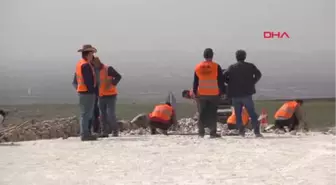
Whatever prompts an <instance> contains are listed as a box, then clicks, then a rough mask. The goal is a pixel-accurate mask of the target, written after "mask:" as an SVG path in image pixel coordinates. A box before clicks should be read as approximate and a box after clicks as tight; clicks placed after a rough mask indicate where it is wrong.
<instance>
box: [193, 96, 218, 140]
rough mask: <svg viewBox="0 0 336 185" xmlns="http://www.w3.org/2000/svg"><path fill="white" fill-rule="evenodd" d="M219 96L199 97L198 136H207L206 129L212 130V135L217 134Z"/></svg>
mask: <svg viewBox="0 0 336 185" xmlns="http://www.w3.org/2000/svg"><path fill="white" fill-rule="evenodd" d="M218 103H219V96H206V97H199V98H198V100H197V105H198V112H199V119H198V124H197V125H198V134H199V135H204V134H205V130H204V129H205V127H208V128H209V130H210V135H215V134H216V132H217V109H218Z"/></svg>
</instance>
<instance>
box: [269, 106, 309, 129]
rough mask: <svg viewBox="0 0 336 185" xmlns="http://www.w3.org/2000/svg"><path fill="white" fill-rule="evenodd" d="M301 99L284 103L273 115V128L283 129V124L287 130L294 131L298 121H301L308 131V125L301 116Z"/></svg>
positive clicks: (297, 126)
mask: <svg viewBox="0 0 336 185" xmlns="http://www.w3.org/2000/svg"><path fill="white" fill-rule="evenodd" d="M302 105H303V100H299V99H298V100H293V101H288V102H286V103H284V104H283V105H282V106H281V107H280V108H279V109H278V111H277V112H276V113H275V115H274V119H275V123H274V125H275V128H276V129H280V130H283V131H284V132H286V130H285V128H284V127H285V126H286V127H288V128H289V131H290V132H291V131H295V132H296V130H297V129H298V128H299V124H300V121H301V122H302V123H303V128H304V130H305V131H308V125H307V123H306V121H305V120H304V118H303V112H302Z"/></svg>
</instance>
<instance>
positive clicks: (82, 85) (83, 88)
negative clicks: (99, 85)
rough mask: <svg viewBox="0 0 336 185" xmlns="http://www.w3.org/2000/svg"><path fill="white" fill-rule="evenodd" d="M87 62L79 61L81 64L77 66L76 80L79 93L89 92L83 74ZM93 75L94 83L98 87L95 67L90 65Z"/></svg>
mask: <svg viewBox="0 0 336 185" xmlns="http://www.w3.org/2000/svg"><path fill="white" fill-rule="evenodd" d="M86 63H87V61H86V60H84V59H81V60H79V62H78V63H77V65H76V79H77V92H87V91H88V88H87V87H86V85H85V83H84V77H83V73H82V65H84V64H86ZM90 67H91V70H92V74H93V81H94V86H95V87H96V75H95V71H94V69H93V66H92V65H91V64H90Z"/></svg>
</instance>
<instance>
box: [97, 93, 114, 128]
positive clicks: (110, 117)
mask: <svg viewBox="0 0 336 185" xmlns="http://www.w3.org/2000/svg"><path fill="white" fill-rule="evenodd" d="M116 102H117V96H106V97H99V109H100V120H101V123H102V131H103V133H104V134H109V133H111V132H112V131H113V132H118V131H119V125H118V124H117V118H116Z"/></svg>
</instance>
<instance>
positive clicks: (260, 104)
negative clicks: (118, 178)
mask: <svg viewBox="0 0 336 185" xmlns="http://www.w3.org/2000/svg"><path fill="white" fill-rule="evenodd" d="M284 102H285V101H284V100H268V101H256V109H257V112H258V113H260V112H261V110H262V109H263V108H264V109H266V111H267V113H268V117H269V122H270V123H273V121H274V120H273V115H274V113H275V111H276V110H277V109H278V108H279V107H280V106H281V105H282V104H283V103H284ZM156 103H157V102H156ZM154 105H155V103H154V102H147V103H126V102H121V101H119V102H118V103H117V117H118V118H119V119H128V120H129V119H132V118H133V117H134V116H136V115H138V114H140V113H148V112H150V111H152V110H153V108H154ZM1 108H4V109H5V110H10V115H9V118H8V119H7V121H6V122H7V123H9V122H12V123H13V124H15V123H20V122H22V121H23V120H28V119H35V120H47V119H54V118H57V117H68V116H72V115H78V114H79V108H78V105H75V104H31V105H15V106H14V105H11V106H1ZM303 108H304V111H305V112H306V118H307V121H308V122H309V123H310V125H311V128H325V127H331V126H334V125H335V99H310V100H306V101H305V104H304V105H303ZM195 112H196V104H194V103H191V101H183V102H181V103H178V104H177V117H178V118H183V117H192V116H193V115H194V114H195Z"/></svg>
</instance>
